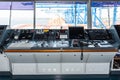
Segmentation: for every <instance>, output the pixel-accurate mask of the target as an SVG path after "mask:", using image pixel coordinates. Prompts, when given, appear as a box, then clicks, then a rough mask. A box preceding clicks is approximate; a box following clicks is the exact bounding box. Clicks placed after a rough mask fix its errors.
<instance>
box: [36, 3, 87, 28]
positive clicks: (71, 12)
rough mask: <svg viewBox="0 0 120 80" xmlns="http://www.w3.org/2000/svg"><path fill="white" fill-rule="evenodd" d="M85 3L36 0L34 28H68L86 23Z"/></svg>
mask: <svg viewBox="0 0 120 80" xmlns="http://www.w3.org/2000/svg"><path fill="white" fill-rule="evenodd" d="M86 7H87V5H86V3H82V2H58V3H54V2H49V3H47V2H44V3H41V2H36V4H35V8H36V9H35V10H36V20H35V21H36V29H61V28H62V29H68V27H69V26H85V27H86V24H87V22H86V21H87V20H86V19H87V16H86Z"/></svg>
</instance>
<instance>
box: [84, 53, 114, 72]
mask: <svg viewBox="0 0 120 80" xmlns="http://www.w3.org/2000/svg"><path fill="white" fill-rule="evenodd" d="M115 53H116V52H94V53H89V58H88V60H87V63H86V74H109V72H110V62H111V61H112V58H113V57H114V55H115Z"/></svg>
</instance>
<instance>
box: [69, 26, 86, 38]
mask: <svg viewBox="0 0 120 80" xmlns="http://www.w3.org/2000/svg"><path fill="white" fill-rule="evenodd" d="M69 39H84V28H83V27H76V26H75V27H69Z"/></svg>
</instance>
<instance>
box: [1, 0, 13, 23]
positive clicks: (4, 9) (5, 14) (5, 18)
mask: <svg viewBox="0 0 120 80" xmlns="http://www.w3.org/2000/svg"><path fill="white" fill-rule="evenodd" d="M10 5H11V2H0V25H9V24H10V22H9V19H10Z"/></svg>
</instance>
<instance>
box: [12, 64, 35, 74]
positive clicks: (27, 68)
mask: <svg viewBox="0 0 120 80" xmlns="http://www.w3.org/2000/svg"><path fill="white" fill-rule="evenodd" d="M12 74H13V75H35V74H36V63H12Z"/></svg>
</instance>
